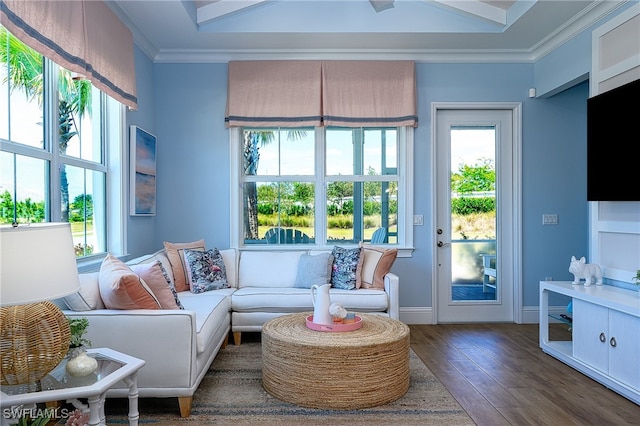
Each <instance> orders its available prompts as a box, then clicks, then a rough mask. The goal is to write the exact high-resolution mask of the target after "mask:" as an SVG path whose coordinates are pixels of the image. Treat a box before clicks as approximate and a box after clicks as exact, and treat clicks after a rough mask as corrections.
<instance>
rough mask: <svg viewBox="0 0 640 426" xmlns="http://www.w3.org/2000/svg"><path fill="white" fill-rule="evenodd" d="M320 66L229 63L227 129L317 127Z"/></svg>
mask: <svg viewBox="0 0 640 426" xmlns="http://www.w3.org/2000/svg"><path fill="white" fill-rule="evenodd" d="M320 71H321V63H320V62H316V61H235V62H233V61H232V62H229V85H228V97H227V111H226V116H225V123H226V125H227V126H228V127H240V126H246V127H262V126H268V127H286V126H292V125H293V126H296V127H297V126H319V125H320V120H321V115H322V108H321V107H322V105H321V102H322V101H321V87H320V84H321V78H320Z"/></svg>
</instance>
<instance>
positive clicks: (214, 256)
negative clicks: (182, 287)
mask: <svg viewBox="0 0 640 426" xmlns="http://www.w3.org/2000/svg"><path fill="white" fill-rule="evenodd" d="M184 258H185V261H186V263H187V266H188V268H187V277H188V283H189V288H190V290H191V292H192V293H204V292H205V291H211V290H219V289H221V288H228V287H229V284H228V283H227V272H226V268H225V265H224V260H223V259H222V255H221V254H220V252H219V251H218V249H217V248H213V249H210V250H206V251H200V250H189V249H185V250H184Z"/></svg>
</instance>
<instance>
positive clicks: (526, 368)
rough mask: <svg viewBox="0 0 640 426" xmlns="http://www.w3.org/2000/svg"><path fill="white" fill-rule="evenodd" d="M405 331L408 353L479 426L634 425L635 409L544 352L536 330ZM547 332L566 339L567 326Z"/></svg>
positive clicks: (639, 418) (638, 415)
mask: <svg viewBox="0 0 640 426" xmlns="http://www.w3.org/2000/svg"><path fill="white" fill-rule="evenodd" d="M409 327H410V330H411V348H412V349H413V350H414V351H415V353H416V354H417V355H418V356H419V357H420V358H421V359H422V361H423V362H424V363H425V364H426V365H427V367H429V369H430V370H431V371H432V372H433V373H434V374H435V375H436V377H438V379H439V380H440V381H441V382H442V383H443V384H444V385H445V387H446V388H447V389H448V390H449V392H450V393H451V394H452V395H453V396H454V397H455V399H456V400H457V401H458V402H459V403H460V405H461V406H462V407H463V408H464V409H465V411H466V412H467V413H468V414H469V416H470V417H471V418H472V419H473V420H474V421H475V422H476V423H477V424H478V425H491V426H497V425H554V426H555V425H562V426H568V425H627V424H628V425H631V424H633V425H640V406H638V405H637V404H635V403H633V402H632V401H630V400H628V399H626V398H624V397H622V396H620V395H618V394H617V393H615V392H613V391H611V390H609V389H607V388H606V387H604V386H603V385H601V384H599V383H598V382H596V381H594V380H592V379H590V378H589V377H587V376H585V375H583V374H582V373H580V372H578V371H576V370H574V369H573V368H571V367H569V366H567V365H565V364H563V363H562V362H560V361H558V360H556V359H555V358H553V357H551V356H549V355H547V354H545V353H544V352H542V350H541V349H540V347H539V345H538V325H537V324H439V325H410V326H409ZM549 332H550V336H552V338H553V339H557V340H569V331H568V330H567V326H566V325H562V324H553V325H552V326H550V331H549ZM636 362H640V360H636Z"/></svg>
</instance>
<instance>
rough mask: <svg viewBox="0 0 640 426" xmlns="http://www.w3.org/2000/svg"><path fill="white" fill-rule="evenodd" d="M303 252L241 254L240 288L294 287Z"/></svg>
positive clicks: (252, 252) (246, 252)
mask: <svg viewBox="0 0 640 426" xmlns="http://www.w3.org/2000/svg"><path fill="white" fill-rule="evenodd" d="M303 253H304V252H302V251H282V252H271V251H269V252H264V251H263V252H258V251H243V252H242V253H240V263H239V266H238V287H239V288H242V287H268V288H273V287H293V286H294V285H295V283H296V275H297V272H298V261H299V259H300V256H301V255H302V254H303Z"/></svg>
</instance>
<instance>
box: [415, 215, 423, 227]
mask: <svg viewBox="0 0 640 426" xmlns="http://www.w3.org/2000/svg"><path fill="white" fill-rule="evenodd" d="M413 224H414V225H418V226H422V225H424V216H422V215H421V214H416V215H413Z"/></svg>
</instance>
